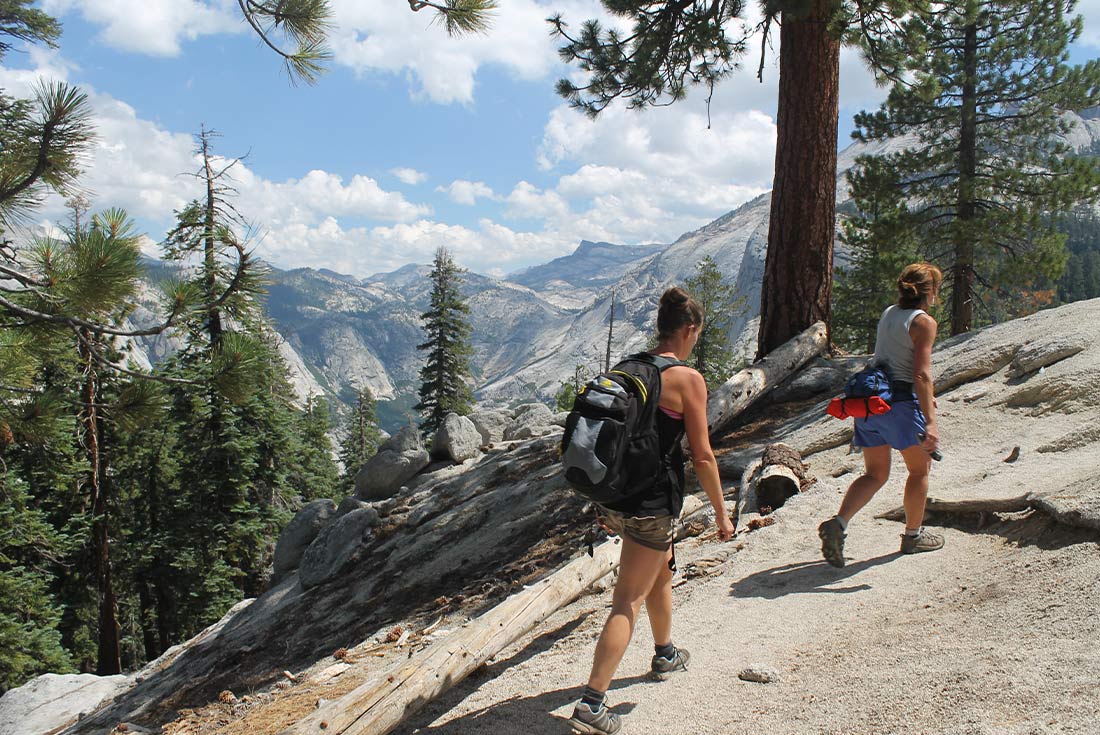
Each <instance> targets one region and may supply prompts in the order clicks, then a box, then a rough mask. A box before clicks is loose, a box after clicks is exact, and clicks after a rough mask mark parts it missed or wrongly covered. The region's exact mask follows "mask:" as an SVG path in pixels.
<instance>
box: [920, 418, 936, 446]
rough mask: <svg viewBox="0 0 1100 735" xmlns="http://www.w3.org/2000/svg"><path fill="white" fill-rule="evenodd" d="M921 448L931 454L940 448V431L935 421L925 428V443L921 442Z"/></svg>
mask: <svg viewBox="0 0 1100 735" xmlns="http://www.w3.org/2000/svg"><path fill="white" fill-rule="evenodd" d="M921 447H923V448H924V451H926V452H928V453H929V454H931V453H932V452H934V451H936V450H937V449H939V448H940V430H939V427H938V426H936V422H935V421H934V420H933V421H929V422H928V423H927V424H926V425H925V427H924V441H922V442H921Z"/></svg>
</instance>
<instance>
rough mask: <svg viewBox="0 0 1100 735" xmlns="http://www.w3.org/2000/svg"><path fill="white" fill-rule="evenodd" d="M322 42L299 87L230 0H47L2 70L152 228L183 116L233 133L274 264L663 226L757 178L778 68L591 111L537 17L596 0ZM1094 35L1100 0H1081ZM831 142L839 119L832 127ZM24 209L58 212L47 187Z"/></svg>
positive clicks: (424, 22)
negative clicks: (71, 124)
mask: <svg viewBox="0 0 1100 735" xmlns="http://www.w3.org/2000/svg"><path fill="white" fill-rule="evenodd" d="M331 4H332V7H333V11H334V15H335V18H334V21H335V30H334V32H333V34H332V44H331V45H332V49H333V52H334V59H333V62H332V63H331V65H330V68H329V71H328V73H326V74H325V75H324V76H323V77H322V78H321V80H320V81H319V83H318V84H317V85H316V86H314V87H309V86H303V85H298V86H292V85H290V84H289V83H288V81H287V78H286V76H285V74H284V72H283V70H282V67H281V64H280V63H279V60H278V58H277V57H275V56H274V54H272V53H271V52H270V51H268V50H267V49H265V48H262V47H261V46H260V45H259V43H258V41H257V39H256V38H255V37H254V36H253V35H252V34H251V33H250V32H249V31H248V29H247V28H246V26H245V25H244V24H243V22H242V21H241V19H240V16H239V11H238V10H237V4H236V2H233V0H43V2H42V3H41V6H42V7H43V8H44V9H46V10H47V11H48V12H51V13H52V14H54V15H55V16H56V17H58V18H59V19H60V20H61V21H62V23H63V26H64V34H63V36H62V38H61V42H60V48H59V49H58V50H56V51H50V50H45V49H29V50H25V51H22V52H12V53H9V55H8V56H7V58H5V60H4V66H2V67H0V88H3V89H5V90H7V92H8V93H9V94H26V93H27V90H28V89H29V88H30V86H31V85H32V84H33V83H34V82H35V80H36V79H39V78H42V77H46V78H60V79H64V80H67V81H69V82H71V83H75V84H78V85H80V86H81V87H83V88H84V89H86V90H87V91H89V93H90V95H91V99H92V102H93V106H94V109H95V111H96V120H97V126H98V133H99V140H98V144H97V146H96V149H95V153H94V155H93V157H92V158H91V160H89V161H88V163H87V166H86V170H87V173H86V176H85V179H84V182H85V186H86V187H87V189H88V195H89V198H90V199H91V201H92V204H93V207H94V208H97V209H98V208H105V207H113V206H121V207H124V208H126V209H127V210H128V211H129V212H131V213H132V214H133V215H134V216H135V217H136V218H137V219H138V221H139V223H140V224H141V226H142V227H143V229H144V230H145V231H146V232H147V233H148V235H149V237H150V244H149V248H150V250H155V245H154V244H153V243H155V241H157V240H159V239H160V238H161V237H162V235H163V233H164V231H165V230H166V229H167V228H168V227H169V226H170V225H171V222H172V212H173V210H174V209H176V208H179V207H181V206H182V205H183V204H184V203H185V202H186V201H187V200H188V199H190V198H192V197H193V196H195V194H196V193H197V192H196V190H195V184H194V182H193V181H192V180H190V179H189V178H188V177H186V176H181V174H183V173H184V172H187V171H191V170H194V169H195V167H196V163H195V160H194V157H193V152H192V148H193V142H192V137H191V136H192V134H193V133H194V132H196V131H197V130H198V129H199V126H200V125H202V124H205V125H207V126H208V127H211V128H214V129H216V130H217V131H219V132H220V133H221V135H222V137H221V138H220V139H219V140H218V141H217V150H218V151H219V152H220V153H222V154H224V155H227V156H239V155H243V154H245V153H247V154H248V158H247V160H246V162H245V165H244V166H243V167H241V168H239V169H236V170H237V171H238V172H239V173H238V175H237V187H238V189H239V190H240V198H239V200H238V202H237V203H238V207H239V209H240V210H241V211H242V213H243V214H244V215H245V216H246V217H248V218H249V219H251V220H253V221H254V222H256V223H257V225H258V226H259V233H260V234H259V236H258V239H257V241H256V247H257V250H258V252H259V253H260V255H261V256H262V257H264V258H265V259H267V260H268V261H270V262H271V263H273V264H274V265H276V266H279V267H283V268H292V267H301V266H309V267H314V268H322V267H324V268H331V269H333V270H337V271H340V272H344V273H350V274H353V275H356V276H360V277H363V276H367V275H370V274H372V273H376V272H381V271H388V270H393V269H395V268H397V267H400V266H402V265H405V264H407V263H410V262H417V263H425V262H429V261H430V259H431V256H432V253H433V252H434V250H435V248H436V246H438V245H446V246H447V247H449V248H451V249H452V251H453V252H454V254H455V256H456V259H457V260H458V262H459V263H461V264H462V265H465V266H466V267H469V268H471V269H473V270H475V271H478V272H481V273H490V274H495V275H502V274H504V273H508V272H511V271H514V270H517V269H520V268H523V267H526V266H530V265H534V264H537V263H542V262H545V261H547V260H550V259H552V258H554V257H557V256H560V255H564V254H566V253H568V252H570V251H572V250H573V249H574V248H575V247H576V245H577V243H578V242H579V241H580V240H581V239H590V240H608V241H612V242H619V243H644V242H659V243H667V242H672V241H673V240H675V239H676V238H677V237H679V235H681V234H682V233H684V232H686V231H689V230H692V229H695V228H697V227H700V226H702V225H704V224H706V223H707V222H709V221H711V220H713V219H714V218H716V217H719V216H721V215H722V214H724V213H725V212H727V211H729V210H730V209H733V208H735V207H736V206H738V205H740V204H741V203H743V202H745V201H747V200H749V199H751V198H752V197H754V196H756V195H758V194H760V193H763V192H764V191H766V190H767V189H768V188H770V185H771V178H772V163H773V158H774V149H775V126H774V110H775V101H774V100H775V85H776V77H777V71H776V68H775V60H774V58H769V63H768V68H767V70H766V75H765V83H764V84H760V83H758V82H757V81H756V79H755V75H754V71H755V63H756V59H757V58H758V56H759V50H758V47H757V49H753V50H750V52H749V54H747V55H746V57H745V68H744V69H742V70H741V71H739V72H737V73H735V75H734V76H732V77H731V78H730V79H729V80H727V81H726V82H724V83H723V84H722V85H721V86H720V87H719V88H718V90H717V91H716V94H715V99H714V102H713V104H712V108H711V118H712V121H713V125H712V127H711V129H709V130H708V129H707V127H706V108H705V105H704V102H703V96H702V94H695V95H692V96H691V97H689V98H688V99H687V100H685V101H684V102H681V103H678V104H677V105H674V106H673V107H670V108H664V109H655V110H648V111H646V112H644V113H637V112H631V111H627V110H625V109H623V107H622V106H621V105H619V106H616V107H613V108H611V109H609V110H608V111H607V112H605V113H604V115H602V116H601V117H600V119H598V120H597V121H594V122H593V121H590V120H587V119H586V118H584V117H583V116H581V115H580V114H578V113H576V112H574V111H572V110H570V109H568V107H567V106H566V105H565V104H564V103H563V101H562V100H561V99H560V98H558V97H557V96H556V95H555V94H554V92H553V84H554V81H555V80H556V79H557V78H559V77H560V76H562V75H564V74H568V73H570V70H568V69H565V68H564V67H562V66H561V65H560V63H559V62H558V61H557V58H556V54H555V50H556V46H557V43H556V42H555V41H554V40H553V39H551V38H550V36H549V33H548V26H547V24H546V23H545V22H544V18H545V17H546V16H548V15H550V14H551V13H552V12H555V11H561V12H563V14H564V15H565V17H566V19H567V20H569V21H573V22H574V23H579V22H580V21H581V20H583V19H586V18H590V17H598V16H600V13H601V10H600V7H599V4H598V3H597V2H594V1H592V0H561V1H556V0H504V1H503V2H502V6H503V7H502V8H501V9H500V11H499V13H498V15H497V17H496V19H495V22H494V26H493V29H492V30H491V31H490V33H489V34H488V35H486V36H484V37H471V38H463V39H457V40H456V39H450V38H448V37H447V36H446V35H445V34H444V33H443V32H442V30H441V29H439V28H438V27H436V26H434V25H431V24H430V23H429V20H430V18H429V17H428V16H427V15H425V14H424V13H423V12H421V13H417V14H414V13H412V12H411V11H410V10H409V7H408V3H406V2H404V1H403V0H332V3H331ZM1079 10H1080V12H1082V13H1083V15H1084V16H1085V19H1086V34H1085V37H1084V39H1083V40H1082V43H1081V44H1079V46H1078V48H1076V49H1075V51H1074V56H1075V58H1076V59H1078V60H1080V59H1083V58H1090V57H1091V56H1093V55H1095V52H1096V49H1097V47H1098V45H1097V44H1098V42H1100V22H1097V23H1095V24H1093V23H1091V22H1090V19H1091V18H1095V19H1097V20H1098V21H1100V0H1089V1H1088V2H1085V3H1082V4H1081V5H1080V6H1079ZM884 94H885V93H884V91H883V90H882V89H879V88H877V87H876V85H875V84H874V81H873V79H872V78H871V76H870V74H869V73H868V72H867V71H866V70H865V69H863V68H862V65H861V63H860V61H859V59H858V57H857V56H856V54H855V53H852V52H848V51H846V52H845V53H844V56H843V58H842V74H841V107H842V109H841V137H842V139H844V138H846V136H847V132H848V131H850V129H851V116H852V114H853V113H854V112H856V111H858V110H859V109H862V108H869V107H873V106H875V105H877V104H878V102H879V101H880V100H881V99H882V97H883V95H884ZM842 142H843V140H842ZM40 215H41V216H40V218H39V221H38V222H37V223H36V224H37V225H38V226H49V225H50V223H52V222H57V221H60V220H62V219H64V217H65V214H64V207H63V204H62V203H61V202H59V201H50V202H48V203H47V205H46V206H45V207H44V208H43V210H42V211H41V213H40Z"/></svg>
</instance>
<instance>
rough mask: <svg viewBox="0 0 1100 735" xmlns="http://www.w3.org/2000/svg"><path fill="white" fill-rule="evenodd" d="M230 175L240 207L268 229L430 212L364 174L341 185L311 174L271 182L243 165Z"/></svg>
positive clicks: (325, 174) (406, 217) (329, 176)
mask: <svg viewBox="0 0 1100 735" xmlns="http://www.w3.org/2000/svg"><path fill="white" fill-rule="evenodd" d="M233 176H234V179H235V180H236V181H237V188H238V189H239V190H240V192H241V209H242V210H247V211H248V212H249V213H252V216H254V217H256V218H257V219H258V220H259V221H261V222H264V223H265V224H266V225H268V226H270V227H279V226H282V225H285V224H287V223H290V222H301V223H305V224H311V223H314V222H317V221H319V220H320V219H322V218H324V217H325V216H351V217H362V218H366V219H371V220H380V221H383V222H407V221H410V220H413V219H416V218H417V217H422V216H424V215H427V214H430V213H431V208H430V207H428V206H426V205H422V204H412V203H410V202H409V201H407V200H406V199H405V197H404V196H402V195H401V194H400V193H398V192H391V191H386V190H384V189H383V188H382V187H381V186H379V185H378V182H377V181H375V180H374V179H372V178H370V177H367V176H361V175H356V176H353V177H352V178H351V180H350V181H348V182H347V183H344V180H343V179H342V178H341V177H340V176H337V175H336V174H333V173H328V172H326V171H319V170H313V171H310V172H309V173H307V174H306V175H305V176H303V177H302V178H300V179H288V180H287V181H284V182H273V181H268V180H266V179H262V178H260V177H258V176H256V175H255V174H254V173H253V172H252V171H251V170H249V169H248V168H246V167H241V168H240V170H237V169H234V171H233Z"/></svg>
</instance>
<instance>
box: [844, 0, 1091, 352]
mask: <svg viewBox="0 0 1100 735" xmlns="http://www.w3.org/2000/svg"><path fill="white" fill-rule="evenodd" d="M1074 5H1075V2H1074V0H967V1H966V2H964V3H959V4H944V5H937V6H935V7H934V8H933V9H931V10H930V11H928V12H925V13H921V14H918V15H915V16H914V17H913V18H912V19H910V20H909V21H908V22H907V24H906V29H907V33H906V35H905V36H903V37H902V38H903V41H902V42H900V43H901V45H900V46H899V48H901V49H902V50H905V51H908V52H910V53H917V51H918V50H926V53H925V58H924V61H923V70H922V71H920V72H918V74H917V76H916V78H915V80H914V81H913V82H912V83H907V84H897V85H895V86H894V87H893V89H892V90H891V91H890V95H889V98H888V99H887V101H886V102H885V103H884V104H883V106H882V108H881V109H880V110H879V111H877V112H874V113H861V114H860V115H858V116H857V117H856V125H857V130H856V132H855V133H854V136H855V137H856V138H857V139H858V140H862V141H868V142H870V141H882V140H887V139H901V138H903V136H910V137H909V140H911V141H912V144H911V145H910V146H909V147H907V148H906V149H905V150H902V151H900V152H895V153H887V154H884V155H883V156H881V157H880V160H879V161H877V162H873V163H872V162H871V161H869V160H868V158H866V157H865V158H862V159H861V160H860V161H859V162H858V167H857V173H856V174H855V176H856V181H858V177H859V176H860V175H861V174H860V172H861V171H863V172H869V173H868V174H867V179H866V182H865V183H868V184H870V187H869V189H868V190H866V191H854V192H853V193H854V194H855V195H856V196H857V206H858V207H859V208H860V209H861V211H863V214H862V215H861V216H860V217H858V218H857V220H856V221H855V226H857V227H866V226H867V223H868V221H869V220H868V217H867V214H866V211H865V210H866V207H865V204H864V203H865V202H867V201H870V200H871V199H873V198H874V197H876V196H880V195H879V194H876V193H875V192H874V191H873V190H874V189H875V188H877V187H883V188H894V189H896V190H897V196H898V197H900V199H899V203H898V205H897V209H898V211H897V212H896V214H892V215H891V219H890V223H889V226H882V225H878V226H876V227H877V229H878V230H880V231H881V233H882V234H881V239H879V242H887V241H889V239H890V238H894V239H897V240H910V239H911V240H915V241H917V242H919V243H920V249H921V251H922V252H923V253H924V254H925V256H926V257H928V258H930V259H932V260H933V261H935V262H940V263H942V264H943V265H944V266H946V267H945V268H944V270H945V274H946V275H947V281H948V283H947V286H948V289H949V292H950V303H951V333H952V334H959V333H961V332H966V331H969V330H970V329H971V328H972V326H973V325H974V304H975V302H978V303H979V304H985V305H986V307H987V308H986V311H987V315H989V314H991V313H992V310H991V308H990V307H991V305H990V304H988V303H986V301H987V300H988V299H990V298H992V299H997V298H1001V299H1004V298H1011V295H1012V293H1013V291H1014V289H1018V288H1020V287H1023V286H1024V285H1025V284H1027V283H1028V282H1033V281H1034V280H1035V279H1036V278H1044V277H1045V278H1054V277H1057V276H1058V275H1059V274H1060V272H1061V270H1062V268H1063V264H1064V261H1065V254H1064V247H1063V242H1064V236H1063V235H1061V234H1059V233H1058V232H1057V231H1056V230H1055V229H1054V228H1053V227H1052V225H1051V222H1052V220H1053V219H1055V218H1057V217H1059V216H1060V215H1061V214H1063V213H1065V212H1068V211H1069V210H1070V209H1072V208H1073V207H1075V206H1076V205H1078V204H1080V203H1088V202H1095V201H1096V200H1097V198H1098V197H1100V162H1098V161H1097V160H1096V159H1093V158H1091V157H1083V156H1072V155H1069V153H1070V151H1069V148H1068V146H1067V145H1066V143H1065V142H1064V139H1063V137H1062V136H1063V135H1064V134H1065V133H1066V132H1068V130H1069V123H1068V122H1067V121H1066V120H1065V118H1064V117H1063V116H1062V114H1061V113H1062V112H1063V111H1071V110H1077V109H1082V108H1084V107H1088V106H1091V105H1095V104H1097V102H1098V101H1100V61H1097V60H1093V61H1090V62H1088V63H1086V64H1085V65H1083V66H1078V67H1071V66H1069V65H1067V63H1066V62H1067V60H1068V46H1069V44H1070V43H1072V42H1073V41H1074V40H1075V39H1077V38H1078V37H1079V36H1080V34H1081V27H1082V26H1081V20H1080V18H1073V17H1072V16H1071V13H1072V11H1073V8H1074ZM856 188H857V189H858V188H859V187H856Z"/></svg>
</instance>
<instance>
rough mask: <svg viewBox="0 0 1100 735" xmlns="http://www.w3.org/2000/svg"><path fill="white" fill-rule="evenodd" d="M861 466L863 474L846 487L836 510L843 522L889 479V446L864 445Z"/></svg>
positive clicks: (850, 518) (848, 519)
mask: <svg viewBox="0 0 1100 735" xmlns="http://www.w3.org/2000/svg"><path fill="white" fill-rule="evenodd" d="M926 456H927V455H926ZM863 466H864V470H863V474H862V475H861V476H860V477H858V478H856V481H855V482H853V483H852V484H851V485H850V486H849V487H848V492H846V493H845V494H844V500H843V501H842V502H841V504H840V510H839V511H837V515H838V516H840V517H841V518H843V519H844V520H845V522H847V521H850V520H852V516H854V515H855V514H856V513H858V512H859V511H860V510H861V509H862V508H863V506H865V505H867V503H869V502H871V498H873V497H874V496H875V493H877V492H878V491H879V490H880V489H881V488H882V486H883V485H885V484H886V481H887V480H888V479H890V447H889V446H886V445H884V446H881V447H865V448H864V449H863Z"/></svg>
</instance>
